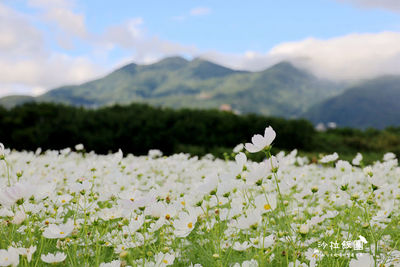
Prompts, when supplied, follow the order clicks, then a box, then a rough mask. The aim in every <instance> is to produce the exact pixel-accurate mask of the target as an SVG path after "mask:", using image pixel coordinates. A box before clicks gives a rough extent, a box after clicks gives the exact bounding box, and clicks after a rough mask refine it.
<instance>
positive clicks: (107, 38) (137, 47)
mask: <svg viewBox="0 0 400 267" xmlns="http://www.w3.org/2000/svg"><path fill="white" fill-rule="evenodd" d="M142 24H143V20H142V19H141V18H134V19H131V20H129V21H126V22H125V23H122V24H120V25H114V26H111V27H109V28H108V29H106V31H105V32H104V33H103V34H101V35H99V36H98V37H97V38H98V39H97V40H96V45H100V46H105V47H108V48H109V49H114V48H116V47H121V48H123V49H125V50H128V51H130V52H131V53H132V60H134V61H136V62H138V63H149V62H153V61H155V60H158V59H160V58H162V57H165V56H169V55H177V54H190V55H191V54H195V53H197V52H198V49H197V48H196V47H195V46H190V45H189V46H188V45H182V44H179V43H174V42H170V41H167V40H163V39H160V38H159V37H157V36H149V35H147V34H146V33H145V31H144V30H143V28H142Z"/></svg>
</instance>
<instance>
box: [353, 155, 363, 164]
mask: <svg viewBox="0 0 400 267" xmlns="http://www.w3.org/2000/svg"><path fill="white" fill-rule="evenodd" d="M362 159H363V156H362V155H361V153H357V155H356V156H355V158H354V159H353V160H352V161H351V164H353V165H356V166H358V165H360V163H361V161H362Z"/></svg>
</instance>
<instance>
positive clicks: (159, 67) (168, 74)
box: [0, 57, 343, 118]
mask: <svg viewBox="0 0 400 267" xmlns="http://www.w3.org/2000/svg"><path fill="white" fill-rule="evenodd" d="M321 88H322V90H321ZM342 89H343V86H342V85H338V84H335V83H333V82H330V81H325V80H321V79H318V78H317V77H315V76H314V75H312V74H311V73H309V72H307V71H304V70H302V69H299V68H296V67H295V66H293V65H292V64H291V63H289V62H280V63H277V64H275V65H273V66H271V67H270V68H267V69H265V70H263V71H258V72H250V71H242V70H233V69H230V68H227V67H224V66H221V65H218V64H216V63H213V62H211V61H208V60H205V59H201V58H195V59H193V60H187V59H185V58H182V57H169V58H164V59H162V60H160V61H158V62H156V63H153V64H149V65H139V64H135V63H130V64H127V65H125V66H122V67H121V68H118V69H116V70H114V71H112V72H111V73H109V74H107V75H105V76H104V77H102V78H99V79H96V80H93V81H89V82H86V83H82V84H80V85H66V86H61V87H58V88H55V89H52V90H50V91H48V92H46V93H44V94H42V95H40V96H37V97H35V98H34V99H33V100H34V101H37V102H58V103H64V104H72V105H78V106H80V105H82V106H86V107H100V106H107V105H113V104H129V103H131V102H139V103H148V104H152V105H156V106H168V107H173V108H183V107H192V108H219V107H220V106H221V105H228V106H230V107H231V108H232V109H235V110H239V111H240V112H243V113H248V112H254V113H260V114H264V115H274V116H283V117H289V118H290V117H296V116H298V115H299V114H302V113H303V112H305V111H306V109H307V108H308V107H311V106H312V105H313V104H316V103H317V102H318V101H321V100H325V99H327V98H328V97H330V96H333V95H337V94H338V93H340V92H341V90H342ZM30 100H32V99H30ZM15 102H18V104H20V103H21V102H23V101H15ZM1 103H4V100H3V99H0V105H1ZM8 106H12V103H8Z"/></svg>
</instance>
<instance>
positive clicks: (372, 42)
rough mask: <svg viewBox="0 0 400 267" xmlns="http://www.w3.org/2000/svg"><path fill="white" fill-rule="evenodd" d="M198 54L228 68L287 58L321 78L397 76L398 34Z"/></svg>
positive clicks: (263, 64)
mask: <svg viewBox="0 0 400 267" xmlns="http://www.w3.org/2000/svg"><path fill="white" fill-rule="evenodd" d="M201 56H202V57H203V58H206V59H209V60H212V61H214V62H217V63H220V64H223V65H225V66H228V67H232V68H235V69H245V70H253V71H256V70H263V69H265V68H267V67H270V66H271V65H273V64H275V63H277V62H280V61H284V60H286V61H291V62H292V63H294V64H295V65H297V66H299V67H302V68H305V69H308V70H309V71H311V72H312V73H314V74H316V75H317V76H319V77H322V78H327V79H335V80H357V79H364V78H374V77H377V76H380V75H386V74H399V75H400V33H398V32H382V33H375V34H349V35H346V36H340V37H336V38H331V39H327V40H322V39H316V38H307V39H304V40H301V41H297V42H287V43H282V44H279V45H277V46H275V47H273V48H272V49H271V50H269V51H267V52H266V53H257V52H253V51H247V52H245V53H243V54H224V53H219V52H208V53H204V54H202V55H201Z"/></svg>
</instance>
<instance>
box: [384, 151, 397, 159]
mask: <svg viewBox="0 0 400 267" xmlns="http://www.w3.org/2000/svg"><path fill="white" fill-rule="evenodd" d="M395 158H396V155H395V154H394V153H393V152H388V153H386V154H385V155H383V160H384V161H389V160H392V159H395Z"/></svg>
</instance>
